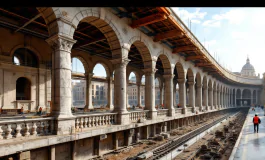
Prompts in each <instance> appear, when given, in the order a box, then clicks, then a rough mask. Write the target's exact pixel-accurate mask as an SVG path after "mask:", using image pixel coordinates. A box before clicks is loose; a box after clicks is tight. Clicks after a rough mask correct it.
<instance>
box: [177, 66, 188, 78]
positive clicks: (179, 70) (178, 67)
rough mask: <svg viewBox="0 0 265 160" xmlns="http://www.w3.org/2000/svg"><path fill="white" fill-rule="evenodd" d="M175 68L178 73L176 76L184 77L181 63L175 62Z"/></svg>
mask: <svg viewBox="0 0 265 160" xmlns="http://www.w3.org/2000/svg"><path fill="white" fill-rule="evenodd" d="M175 68H176V70H177V73H178V78H179V79H185V78H186V77H185V71H184V68H183V65H182V64H181V63H180V62H177V63H176V65H175Z"/></svg>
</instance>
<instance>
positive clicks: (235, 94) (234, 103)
mask: <svg viewBox="0 0 265 160" xmlns="http://www.w3.org/2000/svg"><path fill="white" fill-rule="evenodd" d="M234 100H235V102H234V105H235V107H237V104H236V89H235V97H234Z"/></svg>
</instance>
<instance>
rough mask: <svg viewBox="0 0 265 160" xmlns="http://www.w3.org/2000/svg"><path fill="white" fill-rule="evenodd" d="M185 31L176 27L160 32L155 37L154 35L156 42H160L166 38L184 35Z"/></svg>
mask: <svg viewBox="0 0 265 160" xmlns="http://www.w3.org/2000/svg"><path fill="white" fill-rule="evenodd" d="M183 35H184V33H183V32H181V31H180V30H178V29H174V30H171V31H168V32H164V33H158V34H157V35H156V36H155V37H154V42H158V41H161V40H164V39H169V38H174V37H178V36H183Z"/></svg>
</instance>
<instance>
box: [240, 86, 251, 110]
mask: <svg viewBox="0 0 265 160" xmlns="http://www.w3.org/2000/svg"><path fill="white" fill-rule="evenodd" d="M242 105H243V106H250V105H251V91H250V90H249V89H244V90H243V93H242Z"/></svg>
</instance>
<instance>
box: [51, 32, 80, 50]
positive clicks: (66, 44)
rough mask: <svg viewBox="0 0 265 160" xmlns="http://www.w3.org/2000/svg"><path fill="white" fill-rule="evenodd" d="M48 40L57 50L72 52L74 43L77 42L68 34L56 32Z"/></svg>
mask: <svg viewBox="0 0 265 160" xmlns="http://www.w3.org/2000/svg"><path fill="white" fill-rule="evenodd" d="M46 42H47V43H48V44H49V45H50V46H51V47H52V48H53V49H54V50H55V51H56V50H62V51H66V52H71V49H72V47H73V45H74V44H75V43H76V40H74V39H71V38H69V37H66V36H62V35H59V34H56V35H54V36H52V37H50V38H48V39H46Z"/></svg>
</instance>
